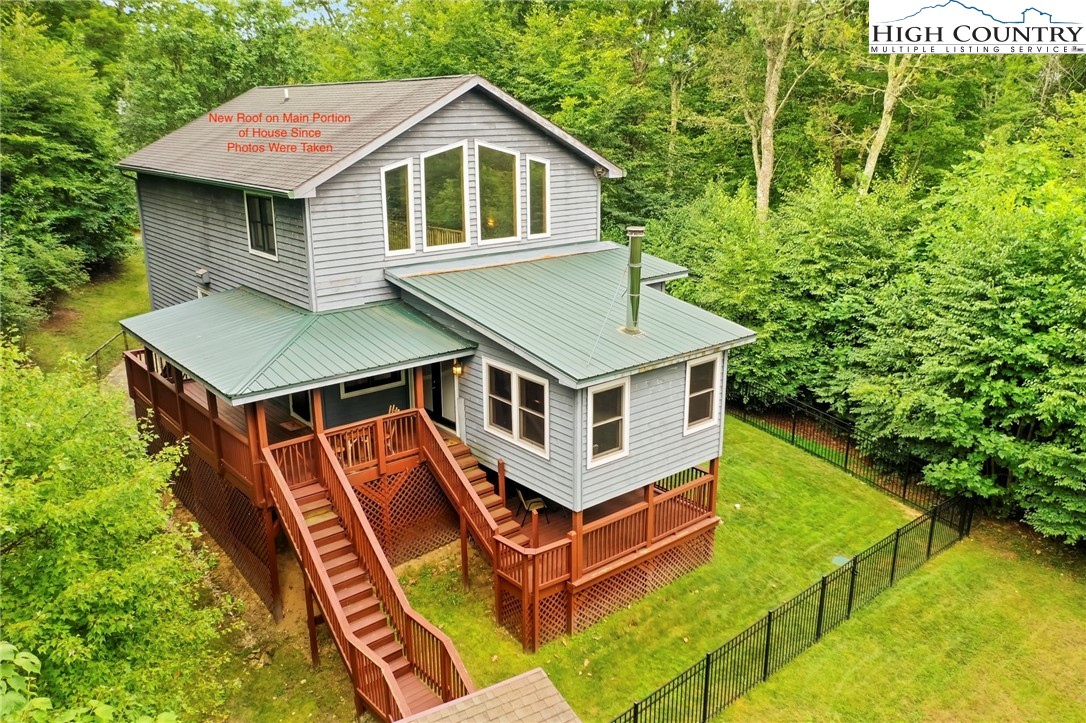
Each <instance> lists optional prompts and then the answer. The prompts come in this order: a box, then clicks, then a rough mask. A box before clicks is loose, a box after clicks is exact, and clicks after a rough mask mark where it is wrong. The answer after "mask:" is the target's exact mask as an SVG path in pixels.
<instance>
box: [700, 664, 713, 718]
mask: <svg viewBox="0 0 1086 723" xmlns="http://www.w3.org/2000/svg"><path fill="white" fill-rule="evenodd" d="M712 664H713V654H712V653H706V654H705V682H704V683H703V684H702V686H701V723H706V721H708V720H709V669H710V668H711V667H712Z"/></svg>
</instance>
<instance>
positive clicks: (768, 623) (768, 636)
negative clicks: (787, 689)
mask: <svg viewBox="0 0 1086 723" xmlns="http://www.w3.org/2000/svg"><path fill="white" fill-rule="evenodd" d="M772 636H773V611H772V610H770V611H769V612H768V613H766V616H765V658H764V660H763V661H762V680H766V679H768V678H769V645H770V643H772V642H773V637H772Z"/></svg>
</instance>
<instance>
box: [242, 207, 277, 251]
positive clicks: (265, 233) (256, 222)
mask: <svg viewBox="0 0 1086 723" xmlns="http://www.w3.org/2000/svg"><path fill="white" fill-rule="evenodd" d="M245 223H246V224H247V226H248V228H249V251H250V252H251V253H254V254H258V255H260V256H267V257H269V258H271V259H274V260H278V258H277V256H276V253H275V201H273V200H272V197H271V196H257V195H254V194H251V193H246V194H245Z"/></svg>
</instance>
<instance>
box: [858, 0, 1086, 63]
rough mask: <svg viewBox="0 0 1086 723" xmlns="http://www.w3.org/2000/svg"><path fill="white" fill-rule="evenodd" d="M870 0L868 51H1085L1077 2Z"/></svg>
mask: <svg viewBox="0 0 1086 723" xmlns="http://www.w3.org/2000/svg"><path fill="white" fill-rule="evenodd" d="M1029 1H1030V0H965V1H963V0H945V2H941V3H939V4H930V0H928V2H927V3H925V2H923V0H912V1H911V2H908V1H906V2H901V1H900V0H871V5H870V28H869V35H868V41H869V46H870V47H869V51H870V52H871V53H977V54H999V53H1007V54H1022V53H1026V54H1037V53H1061V54H1062V53H1086V24H1084V20H1086V17H1084V16H1086V3H1084V2H1081V0H1037V1H1038V2H1039V3H1040V2H1043V3H1044V6H1043V7H1040V8H1039V7H1035V6H1032V5H1025V4H1024V3H1028V2H1029Z"/></svg>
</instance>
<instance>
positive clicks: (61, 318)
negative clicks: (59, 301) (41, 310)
mask: <svg viewBox="0 0 1086 723" xmlns="http://www.w3.org/2000/svg"><path fill="white" fill-rule="evenodd" d="M82 316H83V315H82V314H80V313H79V312H78V311H76V310H75V309H69V308H68V307H66V306H57V307H55V308H54V309H53V311H52V312H51V313H50V314H49V318H48V319H46V320H45V321H43V322H42V324H41V328H42V329H44V330H46V331H54V332H55V331H62V330H64V329H67V328H68V327H69V326H71V325H73V324H75V323H76V322H77V321H79V319H80V318H82Z"/></svg>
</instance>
